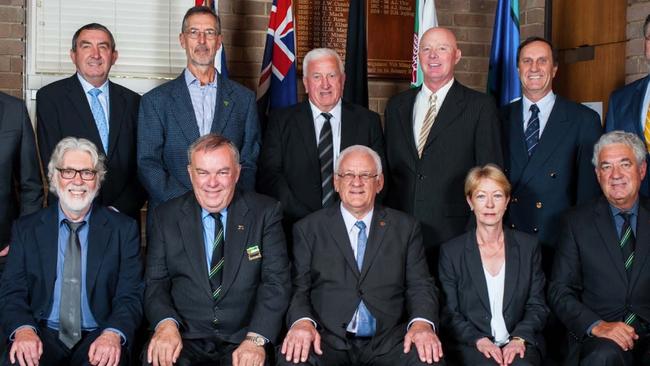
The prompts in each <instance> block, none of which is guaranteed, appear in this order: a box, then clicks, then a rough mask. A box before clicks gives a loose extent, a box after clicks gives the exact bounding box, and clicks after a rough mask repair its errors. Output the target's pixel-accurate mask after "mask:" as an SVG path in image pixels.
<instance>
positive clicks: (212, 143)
mask: <svg viewBox="0 0 650 366" xmlns="http://www.w3.org/2000/svg"><path fill="white" fill-rule="evenodd" d="M220 147H227V148H228V149H230V152H231V154H232V157H233V161H234V162H235V164H239V150H238V149H237V146H235V144H233V143H232V141H230V140H228V139H227V138H226V137H224V136H221V135H218V134H216V133H209V134H207V135H203V136H201V137H199V138H198V139H197V140H196V141H194V142H193V143H192V145H190V147H189V148H188V149H187V164H188V165H192V154H194V153H195V152H197V151H199V150H202V151H204V152H209V151H214V150H216V149H218V148H220Z"/></svg>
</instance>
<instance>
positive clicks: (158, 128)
mask: <svg viewBox="0 0 650 366" xmlns="http://www.w3.org/2000/svg"><path fill="white" fill-rule="evenodd" d="M222 37H223V36H222V34H221V22H220V20H219V17H218V16H217V15H216V14H215V13H214V12H213V11H212V10H211V9H210V8H208V7H204V6H199V7H193V8H191V9H189V10H188V11H187V12H186V13H185V16H184V17H183V26H182V31H181V34H180V35H179V38H180V43H181V46H182V47H183V49H185V53H186V54H187V67H186V68H185V70H184V71H183V73H181V75H180V76H179V77H178V78H176V79H175V80H172V81H169V82H167V83H165V84H163V85H161V86H159V87H157V88H155V89H153V90H151V91H150V92H148V93H147V94H145V95H144V96H143V97H142V101H141V103H140V116H139V119H138V175H139V177H140V180H141V181H142V184H143V185H144V187H145V189H146V190H147V191H148V192H149V205H150V207H155V206H157V205H159V204H160V203H162V202H164V201H167V200H169V199H171V198H175V197H178V196H181V195H182V194H184V193H185V192H188V191H190V190H191V189H192V184H191V183H190V177H189V175H188V173H187V164H188V161H187V154H186V153H187V148H188V147H189V146H190V145H191V144H192V143H193V142H194V141H195V140H196V139H198V138H199V137H200V136H204V135H206V134H208V133H217V134H220V135H222V136H225V137H227V138H228V139H229V140H230V141H232V142H233V143H234V144H235V145H236V146H237V148H238V149H239V151H240V152H241V165H242V171H241V179H240V180H239V183H238V184H239V187H240V188H242V189H244V190H250V191H252V190H254V188H255V172H256V169H257V168H256V164H257V156H258V155H259V150H260V139H261V137H260V131H259V121H258V117H257V107H256V104H255V95H254V94H253V92H252V91H250V90H248V89H246V88H245V87H243V86H242V85H240V84H238V83H236V82H234V81H232V80H229V79H228V78H226V77H225V76H223V75H221V74H219V73H218V72H217V70H216V69H215V67H214V58H215V55H216V53H217V51H218V50H219V47H221V40H222Z"/></svg>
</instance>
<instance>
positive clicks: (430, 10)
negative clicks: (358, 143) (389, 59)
mask: <svg viewBox="0 0 650 366" xmlns="http://www.w3.org/2000/svg"><path fill="white" fill-rule="evenodd" d="M437 26H438V18H437V17H436V4H435V1H434V0H415V30H414V31H413V62H412V70H411V87H412V88H417V87H418V86H420V85H422V81H423V80H424V78H423V76H422V68H421V67H420V61H419V60H418V49H419V47H420V38H421V37H422V34H424V32H426V31H427V30H428V29H429V28H433V27H437Z"/></svg>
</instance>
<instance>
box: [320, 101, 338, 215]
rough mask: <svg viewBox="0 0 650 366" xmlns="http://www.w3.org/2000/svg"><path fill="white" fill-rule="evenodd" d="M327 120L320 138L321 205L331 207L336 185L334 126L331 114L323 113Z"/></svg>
mask: <svg viewBox="0 0 650 366" xmlns="http://www.w3.org/2000/svg"><path fill="white" fill-rule="evenodd" d="M321 115H322V116H323V117H324V118H325V123H324V124H323V128H321V130H320V136H319V138H318V159H319V161H320V181H321V204H322V205H323V207H329V206H331V205H332V204H333V203H334V183H333V182H332V175H333V174H334V170H333V168H334V145H333V142H332V125H331V124H330V119H332V115H331V114H330V113H325V112H323V113H321Z"/></svg>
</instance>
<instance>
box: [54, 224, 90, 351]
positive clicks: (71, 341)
mask: <svg viewBox="0 0 650 366" xmlns="http://www.w3.org/2000/svg"><path fill="white" fill-rule="evenodd" d="M63 223H65V225H66V226H67V227H68V229H69V230H70V235H69V236H68V243H67V246H66V248H65V257H64V260H63V281H62V282H61V304H60V308H59V339H60V340H61V342H63V344H65V345H66V346H67V347H68V348H72V347H74V345H75V344H77V342H79V340H80V339H81V244H80V243H79V228H81V227H82V226H83V225H84V224H85V223H86V222H85V221H81V222H71V221H69V220H68V219H64V220H63Z"/></svg>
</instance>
